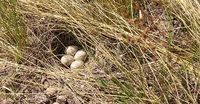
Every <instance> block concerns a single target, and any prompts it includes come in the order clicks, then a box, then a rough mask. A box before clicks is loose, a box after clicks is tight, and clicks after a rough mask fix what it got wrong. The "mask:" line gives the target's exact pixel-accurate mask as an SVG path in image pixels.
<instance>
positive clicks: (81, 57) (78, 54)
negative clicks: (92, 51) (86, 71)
mask: <svg viewBox="0 0 200 104" xmlns="http://www.w3.org/2000/svg"><path fill="white" fill-rule="evenodd" d="M86 56H87V53H86V52H85V51H84V50H79V51H77V52H76V54H75V55H74V59H75V60H82V61H84V60H85V59H86Z"/></svg>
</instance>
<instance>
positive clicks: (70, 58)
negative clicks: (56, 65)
mask: <svg viewBox="0 0 200 104" xmlns="http://www.w3.org/2000/svg"><path fill="white" fill-rule="evenodd" d="M60 61H61V63H62V64H63V65H67V66H69V65H71V63H72V62H73V61H74V57H73V56H71V55H64V56H62V57H61V59H60Z"/></svg>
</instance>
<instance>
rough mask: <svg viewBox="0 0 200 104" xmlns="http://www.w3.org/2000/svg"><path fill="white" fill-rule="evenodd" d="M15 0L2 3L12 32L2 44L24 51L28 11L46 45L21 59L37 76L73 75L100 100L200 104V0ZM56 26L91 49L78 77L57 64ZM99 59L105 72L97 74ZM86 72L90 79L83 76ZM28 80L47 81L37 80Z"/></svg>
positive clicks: (32, 29)
mask: <svg viewBox="0 0 200 104" xmlns="http://www.w3.org/2000/svg"><path fill="white" fill-rule="evenodd" d="M16 3H17V2H16V1H13V2H7V1H2V2H1V4H0V5H1V6H0V8H1V9H0V11H1V12H0V13H1V21H2V26H1V27H3V30H6V32H5V31H2V32H0V33H1V34H3V35H2V36H1V40H3V41H1V42H2V43H3V44H2V45H1V47H2V49H7V46H10V45H12V46H14V47H16V49H17V50H20V51H23V50H21V49H22V48H23V47H26V46H25V44H26V43H24V42H25V39H26V38H25V37H26V36H25V35H24V34H25V29H24V25H21V23H22V24H23V23H25V22H21V20H23V19H20V20H19V18H20V17H19V16H21V15H24V16H25V17H26V18H25V20H26V22H27V24H26V25H27V27H28V29H29V32H28V33H29V34H27V35H28V36H32V35H33V37H35V38H36V39H35V41H36V40H38V41H39V42H38V44H34V45H33V46H34V47H33V46H32V47H31V48H30V47H28V46H27V47H26V48H27V49H28V51H27V50H26V51H23V52H22V53H23V55H24V56H23V57H22V58H23V59H24V60H25V62H24V63H23V61H22V64H24V65H25V66H26V65H27V67H30V66H28V65H31V68H34V67H35V69H36V72H35V73H32V74H34V75H35V74H36V75H35V76H41V75H40V74H38V73H43V74H46V75H48V76H55V77H56V78H58V79H59V78H61V79H63V80H65V79H66V78H69V79H73V81H76V82H79V83H76V84H77V85H78V84H80V83H81V84H82V83H84V84H85V85H86V86H87V87H88V88H89V89H91V90H92V91H90V90H89V91H88V89H87V90H86V89H81V90H80V89H77V88H76V86H73V85H72V84H70V83H67V81H64V85H65V86H67V87H69V89H70V91H71V92H73V93H75V94H76V95H77V96H81V97H83V96H87V95H90V96H89V98H90V99H92V101H94V102H93V103H109V100H111V101H110V102H111V103H127V104H132V103H142V104H143V103H155V104H157V103H158V104H161V103H166V104H168V103H169V104H171V103H188V104H189V103H193V104H197V103H199V96H200V94H199V93H200V92H199V89H200V87H199V86H200V85H199V84H200V81H199V80H200V79H199V77H200V69H199V65H200V64H199V58H200V57H199V27H200V26H199V23H198V22H199V21H198V20H199V12H198V10H199V7H200V4H199V2H198V1H197V0H193V1H191V0H175V1H173V2H172V1H170V0H167V1H163V0H160V1H158V0H152V1H148V0H142V1H140V0H93V1H87V2H86V1H85V0H29V1H24V0H21V1H19V2H18V3H19V6H17V5H16ZM11 4H12V5H11ZM156 4H157V5H156ZM7 6H12V8H15V9H13V10H12V9H8V8H7ZM159 10H161V11H159ZM18 13H19V14H18ZM159 13H160V14H159ZM17 21H19V22H20V23H18V22H17ZM16 22H17V23H16ZM55 31H56V32H69V31H70V33H72V34H73V35H74V36H75V37H76V39H77V40H78V41H79V42H80V43H81V45H82V46H83V47H84V48H85V49H86V50H87V52H88V54H89V57H90V58H89V61H88V65H86V68H85V69H80V70H76V71H74V72H73V73H74V74H73V75H74V76H72V75H70V74H69V75H68V74H67V73H65V70H66V69H65V68H63V67H60V66H59V65H58V64H59V62H58V59H57V58H55V55H54V53H53V51H52V50H51V49H50V48H49V44H51V43H49V42H51V41H52V40H53V38H55V36H54V35H53V33H54V34H55ZM58 34H61V33H58ZM65 35H66V36H68V34H65ZM27 44H28V43H27ZM41 47H42V48H41ZM7 50H8V51H9V52H10V51H11V52H12V51H13V50H10V49H7ZM53 50H54V49H53ZM47 51H48V52H47ZM93 51H95V54H94V53H93ZM1 53H2V54H4V51H3V52H1ZM32 53H33V54H32ZM9 54H11V55H15V54H16V53H15V52H14V53H9ZM31 55H32V56H31ZM28 57H29V58H30V57H31V58H34V59H35V60H36V62H35V61H31V60H30V59H28ZM48 57H54V58H52V59H51V58H49V59H47V58H48ZM50 59H51V61H50ZM3 60H4V61H5V60H6V59H3ZM6 61H7V60H6ZM52 61H53V62H52ZM52 63H53V64H52ZM94 64H95V65H97V66H98V68H99V70H103V72H105V73H104V75H105V76H106V77H103V78H102V77H100V78H98V77H97V76H98V75H94V74H92V73H93V69H94V67H95V66H94ZM11 66H12V64H11ZM25 66H24V67H25ZM32 66H33V67H32ZM13 67H15V66H13ZM38 68H39V69H38ZM40 68H41V69H40ZM22 69H23V70H24V71H25V72H27V73H28V72H29V71H28V70H26V68H23V67H22ZM83 70H84V71H87V72H88V74H89V76H90V77H89V78H86V79H79V77H78V78H77V75H79V72H81V71H83ZM25 74H26V73H25ZM16 78H18V77H16V76H15V77H14V78H13V79H16ZM18 80H21V79H20V78H19V79H18ZM13 82H16V80H14V81H13ZM28 82H30V83H31V82H32V83H34V84H33V85H34V86H36V85H39V86H44V85H42V84H41V83H39V82H34V81H33V80H30V81H28ZM24 83H25V82H24ZM30 83H28V84H30ZM59 88H60V87H59ZM102 90H103V91H102ZM107 90H108V91H107ZM16 92H17V91H16ZM92 96H93V97H92ZM104 96H105V97H104ZM87 97H88V96H87ZM81 100H84V98H82V99H81ZM83 102H84V101H83ZM85 103H87V102H85Z"/></svg>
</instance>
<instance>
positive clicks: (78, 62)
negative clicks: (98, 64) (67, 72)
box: [70, 60, 84, 69]
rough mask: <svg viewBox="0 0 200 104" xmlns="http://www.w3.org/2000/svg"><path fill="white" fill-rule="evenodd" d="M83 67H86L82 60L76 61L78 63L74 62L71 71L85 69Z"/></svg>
mask: <svg viewBox="0 0 200 104" xmlns="http://www.w3.org/2000/svg"><path fill="white" fill-rule="evenodd" d="M83 65H84V62H83V61H81V60H76V61H74V62H72V64H71V65H70V68H71V69H77V68H81V67H83Z"/></svg>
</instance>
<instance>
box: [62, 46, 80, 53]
mask: <svg viewBox="0 0 200 104" xmlns="http://www.w3.org/2000/svg"><path fill="white" fill-rule="evenodd" d="M77 51H78V47H77V46H75V45H71V46H68V47H66V49H65V53H66V54H67V55H75V54H76V52H77Z"/></svg>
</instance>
